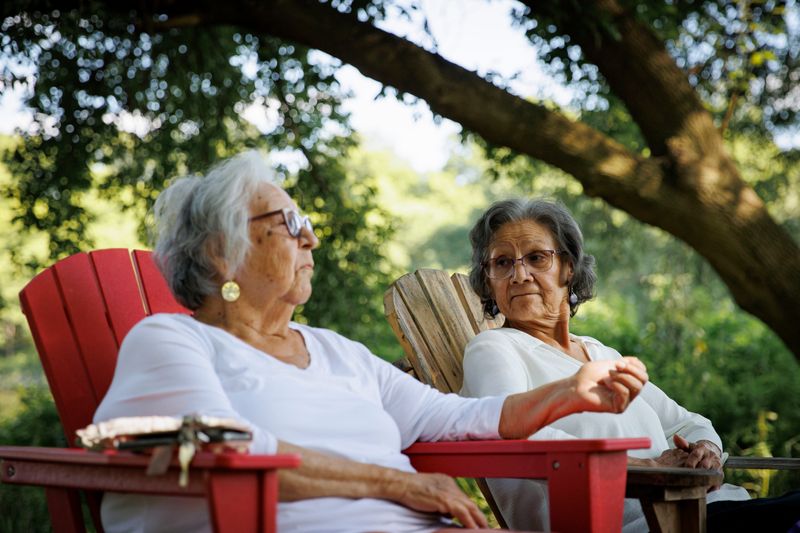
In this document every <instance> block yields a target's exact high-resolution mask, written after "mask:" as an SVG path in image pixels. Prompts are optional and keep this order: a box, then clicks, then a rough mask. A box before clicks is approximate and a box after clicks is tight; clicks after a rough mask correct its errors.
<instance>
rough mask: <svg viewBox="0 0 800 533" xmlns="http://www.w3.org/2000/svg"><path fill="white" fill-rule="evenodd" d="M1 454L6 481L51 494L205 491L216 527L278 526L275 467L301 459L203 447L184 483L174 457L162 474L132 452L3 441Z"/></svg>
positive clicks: (270, 528)
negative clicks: (216, 451)
mask: <svg viewBox="0 0 800 533" xmlns="http://www.w3.org/2000/svg"><path fill="white" fill-rule="evenodd" d="M0 460H1V461H2V462H0V480H1V481H2V482H3V483H9V484H18V485H35V486H41V487H46V488H47V490H48V499H51V497H57V498H67V497H68V496H69V495H68V494H67V492H69V491H71V490H75V489H78V490H88V491H108V492H122V493H139V494H151V495H162V496H190V497H204V498H206V499H207V501H208V506H209V511H210V515H211V520H212V524H213V526H214V528H215V530H216V531H275V530H276V526H275V517H276V513H277V500H278V476H277V469H278V468H295V467H297V466H298V465H299V464H300V457H299V456H297V455H248V454H239V453H220V454H214V453H209V452H201V453H198V454H197V455H196V456H195V458H194V459H193V461H192V464H191V466H190V468H189V482H188V484H187V486H186V487H181V486H179V484H178V476H179V473H180V469H179V467H178V465H177V462H176V461H173V463H172V464H171V466H170V468H169V470H168V471H167V473H165V474H164V475H159V476H148V475H147V474H146V472H145V470H146V468H147V465H148V463H149V460H150V457H149V456H147V455H141V454H134V453H130V452H115V451H110V452H102V453H98V452H89V451H86V450H82V449H63V448H37V447H19V446H3V447H0ZM54 526H55V527H56V530H57V531H58V527H57V524H54ZM70 530H71V529H70Z"/></svg>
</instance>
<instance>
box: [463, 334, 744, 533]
mask: <svg viewBox="0 0 800 533" xmlns="http://www.w3.org/2000/svg"><path fill="white" fill-rule="evenodd" d="M576 340H579V341H580V342H582V343H583V345H584V346H585V347H586V351H587V353H588V356H589V359H590V360H592V361H600V360H614V359H619V358H621V357H622V356H621V355H620V354H619V352H617V351H616V350H614V349H613V348H609V347H607V346H605V345H603V344H602V343H601V342H600V341H598V340H596V339H593V338H591V337H576ZM581 364H582V363H581V362H580V361H577V360H575V359H573V358H572V357H570V356H568V355H567V354H565V353H564V352H562V351H561V350H558V349H557V348H554V347H552V346H550V345H548V344H546V343H544V342H542V341H540V340H539V339H537V338H535V337H533V336H531V335H528V334H527V333H524V332H522V331H519V330H516V329H512V328H499V329H493V330H488V331H483V332H481V333H480V334H478V335H477V336H476V337H475V338H473V339H472V341H471V342H470V343H469V344H468V345H467V348H466V350H465V353H464V384H463V387H462V389H461V394H462V395H464V396H471V397H477V398H480V397H484V396H495V395H498V394H503V395H507V394H513V393H517V392H524V391H528V390H531V389H535V388H537V387H539V386H541V385H544V384H546V383H550V382H552V381H555V380H558V379H563V378H566V377H569V376H571V375H573V374H575V373H576V372H577V371H578V370H579V369H580V367H581ZM675 434H678V435H681V436H682V437H684V438H685V439H686V440H688V441H689V442H696V441H698V440H708V441H711V442H713V443H714V444H716V445H717V446H719V448H720V450H722V441H721V440H720V438H719V435H717V433H716V431H714V427H713V426H712V424H711V421H709V420H708V419H707V418H705V417H703V416H701V415H699V414H697V413H692V412H690V411H688V410H686V409H685V408H683V407H682V406H681V405H680V404H678V403H677V402H675V401H674V400H673V399H672V398H670V397H669V396H667V395H666V394H665V393H664V391H662V390H661V389H659V388H658V387H657V386H655V385H654V384H652V383H647V384H646V385H645V387H644V388H643V389H642V392H641V393H640V394H639V396H638V397H637V398H636V399H635V400H634V401H633V402H631V404H630V405H629V406H628V408H627V409H626V410H625V411H624V412H623V413H620V414H611V413H577V414H572V415H569V416H566V417H564V418H561V419H560V420H557V421H555V422H554V423H552V424H550V425H549V426H546V427H544V428H542V429H541V430H539V431H538V432H536V433H534V434H533V435H532V436H531V437H530V438H531V439H538V440H544V439H576V438H611V437H650V441H651V443H652V444H651V446H650V448H649V449H645V450H630V451H629V452H628V453H629V455H631V456H633V457H638V458H650V459H654V458H656V457H658V456H660V455H661V453H662V452H664V451H666V450H668V449H670V448H672V447H674V445H673V443H672V436H673V435H675ZM489 485H490V488H491V489H492V495H493V496H494V497H495V499H496V500H497V501H498V505H500V508H501V510H502V511H503V516H504V518H506V520H507V521H508V523H509V526H510V527H512V528H517V529H528V528H531V527H535V528H546V527H547V521H546V515H547V512H546V510H547V503H546V498H545V495H546V492H545V491H544V488H543V485H542V484H541V483H537V482H535V481H526V480H490V482H489ZM748 498H749V496H748V495H747V491H746V490H744V489H743V488H741V487H736V486H734V485H728V484H725V485H723V487H722V488H721V489H719V490H717V491H714V492H711V493H709V495H708V498H707V501H708V502H709V503H710V502H713V501H720V500H728V499H730V500H740V499H748ZM531 508H534V509H538V511H537V512H536V513H532V512H531ZM624 521H625V527H624V531H626V532H627V531H646V530H647V526H646V522H645V520H644V515H643V514H642V513H641V508H640V507H639V505H638V501H636V500H631V501H626V509H625V518H624Z"/></svg>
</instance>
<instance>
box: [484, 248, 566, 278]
mask: <svg viewBox="0 0 800 533" xmlns="http://www.w3.org/2000/svg"><path fill="white" fill-rule="evenodd" d="M563 253H564V251H563V250H532V251H530V252H528V253H527V254H525V255H523V256H522V257H517V258H513V257H508V256H507V255H501V256H499V257H493V258H492V259H489V260H488V261H486V262H485V263H484V264H483V268H484V270H485V271H486V275H487V276H488V277H489V278H491V279H505V278H509V277H511V274H512V273H513V272H514V266H515V265H516V264H517V263H522V266H524V267H525V269H526V270H527V271H528V273H530V274H533V273H534V272H546V271H548V270H550V268H552V266H553V257H554V256H555V255H556V254H563Z"/></svg>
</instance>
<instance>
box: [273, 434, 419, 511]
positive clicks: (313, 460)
mask: <svg viewBox="0 0 800 533" xmlns="http://www.w3.org/2000/svg"><path fill="white" fill-rule="evenodd" d="M278 453H293V454H297V455H300V456H301V458H302V463H301V464H300V466H299V467H298V468H287V469H281V470H279V471H278V477H279V480H280V483H279V487H280V492H279V499H280V500H281V501H296V500H305V499H308V498H320V497H341V498H366V497H370V498H381V499H386V500H397V499H398V495H399V494H400V493H401V491H402V484H403V480H404V477H405V476H404V475H405V474H407V473H406V472H402V471H400V470H395V469H393V468H385V467H382V466H377V465H371V464H365V463H359V462H356V461H351V460H349V459H343V458H341V457H335V456H332V455H327V454H324V453H320V452H316V451H313V450H309V449H308V448H302V447H300V446H295V445H294V444H289V443H287V442H282V441H281V442H279V443H278Z"/></svg>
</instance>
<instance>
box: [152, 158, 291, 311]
mask: <svg viewBox="0 0 800 533" xmlns="http://www.w3.org/2000/svg"><path fill="white" fill-rule="evenodd" d="M262 183H271V184H273V185H278V183H277V181H276V179H275V174H274V172H273V171H272V169H270V168H269V166H268V165H267V164H266V162H265V161H264V158H263V157H262V156H261V155H260V154H259V153H258V152H256V151H255V150H250V151H247V152H243V153H241V154H239V155H236V156H233V157H231V158H229V159H227V160H225V161H222V162H221V163H219V164H218V165H216V166H214V167H213V168H212V169H211V170H210V171H209V172H208V173H207V174H206V175H205V176H186V177H182V178H178V179H176V180H175V181H174V182H173V183H172V184H171V185H170V186H169V187H167V188H166V189H164V191H162V192H161V194H159V196H158V199H156V202H155V205H154V206H153V218H154V226H155V228H154V229H155V249H154V253H153V257H154V259H155V262H156V265H158V268H159V269H160V270H161V273H162V274H163V275H164V278H165V279H166V280H167V284H168V285H169V288H170V290H172V293H173V294H174V295H175V297H176V298H177V300H178V302H180V303H181V305H183V306H185V307H188V308H189V309H192V310H194V309H197V308H198V307H200V305H201V304H202V303H203V300H205V298H206V296H208V295H209V294H212V293H213V292H215V291H216V290H218V289H219V283H218V281H215V278H218V277H219V276H222V277H224V278H228V279H229V277H230V276H232V275H233V273H234V272H236V270H238V269H239V267H240V266H241V265H242V263H244V260H245V259H246V257H247V254H248V252H249V251H250V245H251V243H250V236H249V232H248V219H249V217H250V212H249V204H250V199H251V197H252V195H253V194H254V193H255V191H256V188H257V187H258V185H260V184H262ZM214 259H218V260H220V259H221V260H222V263H224V265H225V267H224V268H225V270H226V271H225V272H220V271H219V268H220V267H219V266H218V265H220V263H216V264H215V262H214Z"/></svg>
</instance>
